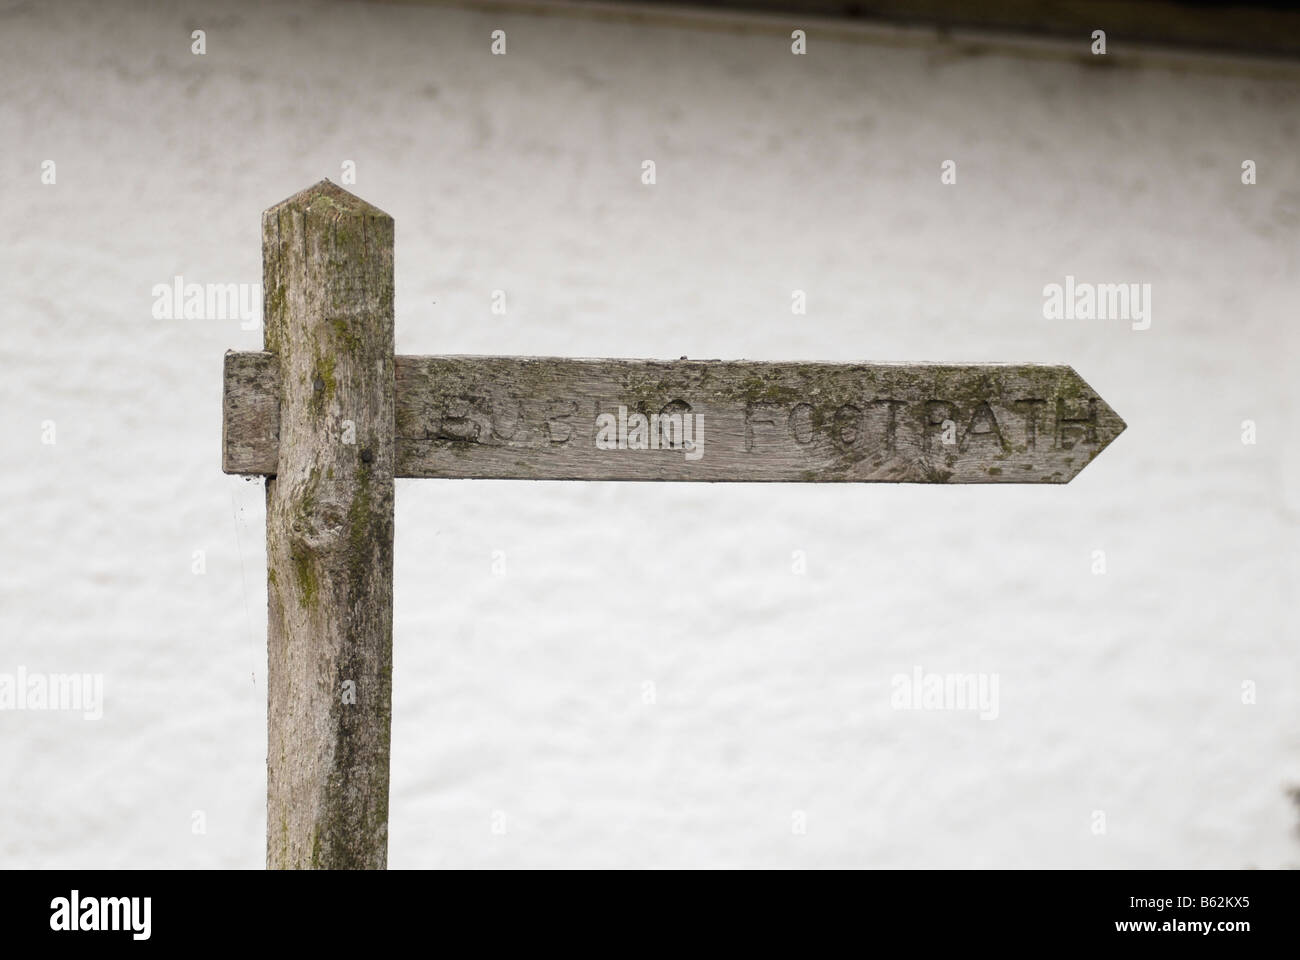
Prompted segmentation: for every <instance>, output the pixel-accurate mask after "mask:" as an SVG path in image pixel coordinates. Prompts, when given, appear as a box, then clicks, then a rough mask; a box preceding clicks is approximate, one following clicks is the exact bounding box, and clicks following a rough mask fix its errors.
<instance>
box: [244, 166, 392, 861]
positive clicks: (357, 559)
mask: <svg viewBox="0 0 1300 960" xmlns="http://www.w3.org/2000/svg"><path fill="white" fill-rule="evenodd" d="M262 265H263V286H264V291H265V294H264V296H265V308H264V311H263V315H264V318H265V346H266V350H267V351H268V352H269V353H270V354H272V355H273V358H274V359H273V360H272V361H271V364H272V367H273V369H274V370H275V371H276V373H278V382H279V384H280V401H279V427H278V430H279V454H278V460H277V463H276V469H275V476H273V477H270V478H268V479H267V481H266V563H267V597H268V604H267V605H268V614H269V616H268V622H267V648H268V649H267V653H268V669H267V677H268V680H267V688H268V689H267V695H268V700H269V702H268V711H267V714H268V716H267V733H268V747H267V758H266V767H267V797H266V865H267V867H268V868H281V869H286V868H288V869H294V868H332V869H348V868H352V869H367V868H368V869H383V868H384V867H385V866H386V865H387V862H388V762H389V729H390V725H391V720H392V648H393V468H394V463H395V460H394V419H393V411H394V406H393V349H394V344H393V219H392V218H391V217H390V216H388V214H386V213H384V212H383V211H381V210H378V209H376V208H375V207H372V206H370V205H369V204H367V203H365V202H363V201H362V200H360V199H358V198H357V197H354V196H353V195H352V194H350V193H348V192H347V191H345V190H342V189H340V188H339V187H336V186H335V185H334V184H332V183H330V182H329V181H321V182H320V183H318V184H316V185H315V186H314V187H310V188H309V189H307V190H304V191H303V192H302V193H299V194H297V195H296V196H293V197H290V198H289V199H288V200H285V201H284V202H283V203H280V204H278V205H276V206H274V207H272V208H271V209H269V210H267V211H266V213H264V214H263V216H262Z"/></svg>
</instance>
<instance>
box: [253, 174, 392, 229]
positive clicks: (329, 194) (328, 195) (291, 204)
mask: <svg viewBox="0 0 1300 960" xmlns="http://www.w3.org/2000/svg"><path fill="white" fill-rule="evenodd" d="M287 208H292V209H295V210H303V211H307V210H314V211H317V212H324V211H327V210H329V211H333V212H334V213H335V215H336V216H340V217H384V218H386V219H388V220H392V219H393V218H392V217H391V216H389V215H388V214H387V213H385V212H384V211H383V210H380V209H379V208H378V207H376V206H374V205H373V204H370V203H367V202H366V201H364V200H362V199H361V198H360V197H358V196H357V195H356V194H355V193H348V191H346V190H344V189H343V188H342V187H340V186H339V185H338V184H336V183H334V182H333V181H331V180H328V179H326V180H322V181H320V182H319V183H314V184H312V185H311V186H310V187H308V188H307V189H306V190H301V191H299V192H298V193H295V194H294V195H293V196H292V197H289V198H288V199H287V200H281V201H280V202H279V203H277V204H275V205H274V206H272V207H268V208H267V210H266V213H267V214H271V213H277V212H279V211H281V210H284V209H287Z"/></svg>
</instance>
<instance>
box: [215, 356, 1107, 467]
mask: <svg viewBox="0 0 1300 960" xmlns="http://www.w3.org/2000/svg"><path fill="white" fill-rule="evenodd" d="M394 359H395V371H394V372H395V390H396V395H395V403H396V424H395V427H396V469H395V471H394V473H395V476H398V477H441V478H480V479H486V478H503V479H515V480H703V481H810V482H836V481H849V482H853V481H857V482H885V483H900V482H904V483H1065V482H1067V481H1069V480H1070V479H1072V478H1073V477H1074V476H1075V475H1076V474H1077V473H1078V472H1079V471H1080V470H1082V469H1083V468H1084V467H1085V466H1087V464H1088V463H1089V462H1091V460H1092V459H1093V458H1094V457H1095V456H1097V454H1098V453H1100V452H1101V451H1102V449H1104V448H1105V447H1106V445H1107V444H1109V443H1110V442H1111V441H1112V440H1114V439H1115V437H1117V436H1118V435H1119V434H1120V433H1121V432H1122V431H1123V430H1124V421H1123V420H1121V419H1120V417H1119V415H1118V414H1116V413H1115V411H1114V410H1112V409H1111V407H1110V406H1109V405H1108V404H1107V403H1106V402H1105V401H1104V400H1102V399H1101V397H1099V396H1098V395H1097V394H1096V393H1095V392H1094V391H1093V390H1092V388H1091V387H1089V386H1088V384H1087V383H1085V382H1084V381H1083V379H1082V378H1080V377H1079V375H1078V374H1076V373H1075V372H1074V370H1072V369H1071V368H1070V367H1066V366H1048V365H1039V364H966V365H958V364H923V363H896V364H879V363H872V364H828V363H757V362H750V361H734V362H724V361H718V360H672V361H657V360H566V359H555V358H549V357H422V356H410V357H402V356H399V357H396V358H394ZM317 386H318V387H319V388H320V389H321V390H322V391H327V390H328V384H325V383H320V384H318V385H317ZM279 391H280V385H279V372H278V367H277V365H276V363H275V358H274V357H273V356H272V355H271V354H269V353H233V352H232V353H228V354H227V355H226V369H225V436H224V451H223V452H224V464H223V466H224V469H225V471H226V472H227V473H241V474H264V475H271V474H274V473H275V472H276V465H277V460H278V453H279V426H280V424H279V416H280V402H279ZM337 420H338V426H337V429H338V432H339V441H340V442H348V440H349V439H352V440H353V442H355V438H348V437H347V436H346V432H347V426H346V420H347V410H346V409H342V408H340V409H339V410H338V415H337Z"/></svg>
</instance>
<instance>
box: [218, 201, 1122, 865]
mask: <svg viewBox="0 0 1300 960" xmlns="http://www.w3.org/2000/svg"><path fill="white" fill-rule="evenodd" d="M262 257H263V275H264V296H265V305H264V330H265V343H264V345H265V348H266V349H265V352H255V353H234V352H230V353H227V354H226V361H225V385H224V386H225V391H224V403H223V438H222V466H223V469H224V470H225V472H227V473H235V474H246V475H248V474H252V475H263V476H265V477H266V478H267V479H266V539H267V593H268V604H267V605H268V624H267V647H268V752H267V854H266V856H267V866H268V867H273V868H305V867H320V868H383V867H385V866H386V865H387V856H388V843H387V840H388V782H389V776H388V772H389V771H388V763H389V731H390V725H391V693H392V629H393V479H394V477H443V478H506V479H519V480H701V481H807V482H854V481H857V482H884V483H891V482H892V483H899V482H907V483H1066V482H1068V481H1069V480H1070V479H1072V478H1073V477H1074V476H1075V475H1076V474H1078V473H1079V471H1080V470H1082V469H1083V468H1084V467H1085V466H1086V465H1087V464H1088V463H1089V462H1090V461H1091V460H1092V459H1093V458H1094V457H1095V456H1097V454H1098V453H1100V452H1101V450H1102V449H1103V448H1105V447H1106V445H1107V444H1109V443H1110V442H1111V441H1112V440H1114V439H1115V437H1117V436H1118V435H1119V434H1120V432H1122V431H1123V429H1124V422H1123V421H1122V420H1121V419H1120V418H1119V416H1118V415H1117V414H1116V413H1115V411H1114V410H1112V409H1111V408H1110V406H1108V405H1107V404H1106V402H1105V401H1103V400H1102V399H1101V398H1100V397H1099V396H1097V394H1096V393H1094V392H1093V390H1092V389H1091V388H1090V387H1089V386H1088V385H1087V384H1086V383H1085V382H1084V381H1083V380H1082V379H1081V378H1080V377H1079V376H1078V374H1076V373H1075V372H1074V371H1073V370H1072V369H1070V368H1069V367H1065V366H1047V365H1038V364H909V363H899V364H875V363H873V364H826V363H756V362H751V361H735V362H730V361H726V362H724V361H717V360H687V359H685V358H683V359H681V360H674V361H652V360H566V359H554V358H528V357H417V356H413V357H397V356H394V347H393V220H392V218H391V217H389V216H388V215H387V214H386V213H384V212H382V211H381V210H378V209H376V208H374V207H372V206H370V205H369V204H367V203H365V202H364V201H362V200H360V199H359V198H357V197H355V196H353V195H352V194H350V193H348V192H347V191H345V190H342V189H340V188H339V187H337V186H335V185H334V184H332V183H330V182H329V181H322V182H321V183H318V184H316V185H315V186H313V187H310V188H308V189H307V190H304V191H303V192H302V193H299V194H297V195H295V196H293V197H290V198H289V199H288V200H285V201H284V202H283V203H280V204H278V205H276V206H274V207H272V208H271V209H269V210H267V211H266V213H265V214H264V215H263V218H262Z"/></svg>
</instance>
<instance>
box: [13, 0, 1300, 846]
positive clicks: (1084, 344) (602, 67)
mask: <svg viewBox="0 0 1300 960" xmlns="http://www.w3.org/2000/svg"><path fill="white" fill-rule="evenodd" d="M0 23H2V24H3V26H2V28H0V89H2V90H3V97H0V142H3V144H4V149H3V151H0V211H2V212H3V216H0V239H2V242H3V248H4V251H5V254H4V256H3V258H0V301H2V302H3V309H2V311H0V315H2V316H3V318H4V319H3V323H4V336H3V338H2V339H0V436H2V437H3V438H4V448H3V451H4V455H5V467H4V469H3V470H0V510H2V511H3V514H2V517H3V523H0V555H2V556H3V559H4V562H3V565H2V566H0V672H6V671H8V672H12V671H14V670H16V668H17V667H18V666H20V665H22V666H25V667H26V668H27V669H28V670H30V671H48V672H61V671H92V672H100V673H102V674H103V675H104V683H105V705H104V715H103V719H102V720H99V721H87V720H83V719H82V718H81V717H80V716H77V715H73V714H67V713H38V712H30V711H29V712H15V711H0V742H3V744H4V747H3V749H2V750H0V773H3V775H4V782H5V789H4V790H3V791H0V824H2V825H3V826H0V865H3V866H39V867H82V866H93V867H109V866H132V867H143V866H232V867H233V866H241V867H256V866H258V865H260V864H261V862H262V856H263V839H262V838H263V831H264V788H265V784H264V756H265V732H264V723H265V720H264V716H265V640H264V629H265V625H264V620H265V613H264V610H265V606H264V605H265V590H264V583H263V569H264V555H263V529H262V525H263V509H262V498H261V483H260V481H259V482H244V481H242V480H240V479H237V478H231V477H226V476H223V475H222V474H221V473H220V471H219V451H218V441H219V436H220V370H221V355H222V352H223V351H224V350H225V349H226V348H230V347H233V348H236V349H257V348H259V347H260V343H261V339H260V333H255V332H254V333H250V332H243V331H241V330H240V329H239V325H238V323H236V322H234V321H226V322H221V321H199V320H191V321H185V320H176V321H159V320H155V319H153V318H152V317H151V312H150V309H151V305H152V296H151V288H152V286H153V285H154V284H156V283H166V282H169V281H170V280H171V278H172V277H173V276H174V275H176V274H183V275H184V276H185V278H186V279H187V280H195V281H199V282H223V283H224V282H257V281H259V280H260V277H261V268H260V237H259V229H260V226H259V224H260V213H261V211H262V209H264V208H265V207H267V206H270V205H271V204H273V203H275V202H277V201H279V200H281V199H283V198H284V197H286V196H288V195H289V194H291V193H294V192H296V191H297V190H299V189H300V188H302V187H304V186H307V185H308V184H310V183H312V182H313V181H315V180H318V179H320V178H321V177H322V176H329V177H331V178H333V179H335V180H337V179H338V178H339V171H340V165H341V163H342V162H343V161H344V160H354V161H355V162H356V164H357V170H358V182H357V184H356V186H355V188H354V189H355V191H356V192H357V193H359V194H360V195H362V196H363V197H364V198H365V199H367V200H369V201H371V202H373V203H375V204H376V205H378V206H380V207H382V208H383V209H385V210H387V211H388V212H390V213H391V214H392V215H393V216H394V217H395V218H396V221H397V323H398V334H397V337H398V348H399V350H400V351H401V352H404V353H435V352H436V353H455V352H467V353H518V354H559V355H579V356H633V357H641V356H648V357H677V356H681V355H683V354H686V355H689V356H691V357H724V358H734V357H749V358H756V359H813V360H827V361H849V360H909V359H910V360H954V361H982V360H1030V361H1044V362H1064V363H1069V364H1072V365H1073V366H1075V368H1076V369H1077V370H1078V371H1079V372H1080V374H1082V375H1083V377H1084V378H1085V379H1087V380H1088V381H1089V383H1091V384H1092V385H1093V386H1094V387H1095V388H1096V389H1097V390H1098V391H1099V392H1100V393H1101V394H1102V395H1103V396H1104V397H1105V398H1106V399H1107V400H1108V401H1110V402H1111V403H1112V404H1113V405H1114V406H1115V407H1116V409H1117V410H1118V411H1119V412H1120V413H1121V415H1123V416H1124V417H1125V418H1126V419H1127V421H1128V423H1129V430H1128V432H1127V433H1125V434H1124V435H1123V436H1122V437H1121V438H1120V439H1119V440H1118V441H1117V442H1116V443H1115V444H1114V445H1113V446H1112V447H1111V448H1110V449H1109V450H1108V451H1107V452H1106V453H1105V454H1104V455H1103V456H1102V457H1101V458H1100V459H1099V460H1098V461H1097V462H1096V463H1094V464H1093V465H1092V466H1091V467H1089V468H1088V469H1087V470H1086V471H1085V472H1084V473H1083V474H1082V475H1081V476H1080V477H1079V478H1078V479H1077V480H1076V481H1075V482H1074V483H1072V484H1070V485H1069V486H1067V487H1042V488H1033V487H1023V488H1020V487H964V488H950V489H938V488H927V487H916V486H898V487H891V486H884V485H863V486H797V485H761V486H755V487H746V486H738V485H718V486H709V485H699V486H695V485H677V486H673V485H662V486H656V485H636V484H629V485H616V484H541V483H538V484H528V483H508V482H474V483H470V482H434V481H419V482H415V481H399V490H398V506H397V583H396V588H397V594H396V598H397V599H396V638H395V647H396V649H395V658H394V659H395V711H394V729H393V783H392V810H391V855H390V860H391V863H392V865H394V866H402V867H409V866H440V867H452V866H525V865H526V866H541V865H548V866H622V865H645V866H868V865H870V866H891V867H897V866H999V867H1002V866H1005V867H1019V866H1050V867H1066V866H1079V867H1102V866H1119V867H1139V866H1179V867H1211V866H1222V867H1237V866H1241V867H1245V866H1260V867H1276V866H1283V865H1291V866H1295V865H1296V864H1297V862H1300V851H1298V849H1297V842H1296V839H1295V836H1294V833H1293V829H1294V827H1295V824H1296V809H1295V807H1294V805H1293V804H1292V803H1291V802H1290V800H1289V799H1288V798H1287V796H1286V788H1287V787H1288V785H1293V784H1296V783H1297V782H1300V741H1297V736H1296V728H1295V722H1296V718H1297V714H1298V709H1297V708H1298V707H1300V688H1298V679H1300V671H1298V670H1297V630H1296V626H1297V624H1296V615H1295V592H1296V586H1297V572H1298V567H1297V564H1296V543H1297V533H1298V530H1297V527H1298V525H1300V502H1298V500H1297V497H1296V494H1295V488H1296V479H1295V478H1296V476H1297V469H1298V468H1300V463H1298V462H1297V456H1296V452H1295V451H1296V443H1297V430H1296V417H1297V413H1298V411H1297V404H1296V400H1295V387H1294V381H1295V373H1296V369H1297V366H1296V359H1297V350H1296V346H1297V334H1296V332H1295V331H1296V326H1295V325H1296V321H1297V317H1296V306H1295V304H1296V297H1295V291H1296V285H1297V281H1300V255H1298V251H1300V244H1298V243H1297V241H1298V240H1300V124H1298V121H1300V111H1298V110H1297V105H1298V104H1300V69H1297V68H1281V67H1268V66H1265V65H1262V64H1260V63H1252V62H1250V61H1235V62H1234V61H1222V60H1219V61H1208V60H1206V61H1198V60H1192V61H1188V62H1185V63H1181V64H1179V65H1177V66H1176V67H1171V66H1170V65H1169V64H1168V63H1167V62H1161V61H1155V62H1151V61H1146V62H1147V65H1146V66H1140V67H1133V68H1128V67H1125V66H1123V65H1122V63H1112V64H1111V65H1110V68H1109V69H1106V68H1103V67H1101V66H1099V65H1093V64H1087V63H1085V64H1079V63H1077V62H1075V61H1074V60H1072V59H1070V57H1069V56H1066V55H1064V54H1061V53H1058V52H1057V51H1055V50H1054V49H1053V48H1046V47H1033V48H1032V49H1030V50H1028V51H1027V52H1026V53H1024V54H1023V55H1011V54H1009V53H1007V52H1006V51H1005V50H1002V49H1000V48H999V49H995V50H993V51H991V52H987V53H985V54H983V55H972V54H963V53H961V52H959V51H957V50H955V49H954V48H953V47H951V46H945V45H941V44H938V43H935V42H929V41H926V40H923V39H918V38H917V37H916V36H914V35H907V36H900V35H894V34H874V35H862V34H854V35H847V34H839V35H836V36H832V35H829V34H827V33H825V32H823V33H818V31H817V30H816V29H815V28H810V47H809V53H808V55H807V56H805V57H794V56H792V55H791V54H790V53H789V48H788V44H789V41H788V38H787V37H785V36H784V35H783V34H782V33H780V32H775V33H773V32H766V31H764V30H761V29H759V30H753V31H750V32H734V31H717V30H707V29H695V28H691V27H689V26H676V27H666V26H655V25H632V24H628V23H620V22H605V21H597V20H591V19H587V18H575V17H569V16H547V17H533V16H526V15H504V14H499V13H495V12H490V11H488V12H484V11H472V10H464V9H457V8H439V7H394V6H381V5H354V4H342V5H337V4H329V3H321V4H315V5H312V6H299V5H265V4H261V5H259V4H246V5H243V6H230V5H226V4H221V5H216V4H213V5H205V4H191V5H189V6H188V8H186V7H179V8H177V9H166V10H164V9H159V8H147V9H141V7H140V6H139V5H133V4H125V3H119V4H112V5H110V4H95V3H89V2H87V3H80V4H78V3H63V4H57V5H54V4H46V5H35V4H34V5H8V6H7V9H6V10H5V11H4V12H3V14H2V19H0ZM196 27H197V28H203V29H205V30H206V31H207V50H208V52H207V54H206V55H205V56H202V57H198V56H194V55H192V54H191V53H190V31H191V30H192V29H194V28H196ZM496 28H503V29H505V30H506V31H507V36H508V54H507V55H506V56H505V57H493V56H491V55H490V54H489V52H488V35H489V33H490V31H491V30H493V29H496ZM1111 45H1112V51H1115V50H1117V48H1118V47H1119V44H1118V43H1117V42H1116V39H1115V38H1112V40H1111ZM45 159H53V160H55V161H56V163H57V183H56V184H55V185H52V186H49V185H42V184H41V183H40V180H39V176H40V164H41V161H43V160H45ZM645 159H653V160H655V161H656V163H657V165H658V183H657V184H656V185H655V186H653V187H647V186H643V185H642V184H641V182H640V177H639V175H640V170H641V163H642V161H643V160H645ZM945 159H953V160H956V162H957V164H958V182H957V184H956V185H955V186H942V185H941V184H940V183H939V168H940V163H941V162H942V161H943V160H945ZM1244 159H1253V160H1255V161H1256V162H1257V164H1258V170H1259V183H1258V184H1257V185H1255V186H1251V187H1246V186H1243V185H1242V184H1241V183H1240V179H1239V171H1240V164H1241V162H1242V160H1244ZM1066 274H1073V275H1075V276H1076V277H1078V278H1080V279H1081V280H1090V281H1095V282H1126V281H1133V282H1148V283H1150V284H1151V285H1152V289H1153V318H1152V319H1153V323H1152V326H1151V329H1150V330H1147V331H1144V332H1135V331H1133V330H1131V329H1129V325H1128V324H1127V323H1125V322H1123V321H1104V322H1103V321H1048V320H1045V319H1044V318H1043V315H1042V288H1043V286H1044V285H1045V284H1048V283H1052V282H1060V281H1062V280H1063V279H1064V277H1065V275H1066ZM497 288H500V289H504V290H505V291H507V298H508V301H507V302H508V313H507V315H506V316H504V317H500V316H494V315H492V314H491V313H490V311H489V298H490V296H491V292H492V291H493V289H497ZM796 288H798V289H804V290H806V291H807V293H808V303H809V310H808V314H807V316H792V315H791V313H790V308H789V304H790V296H791V291H792V290H794V289H796ZM1244 419H1253V420H1255V421H1256V423H1257V425H1258V437H1259V440H1258V443H1257V444H1256V445H1254V446H1244V445H1243V444H1242V443H1241V440H1240V432H1241V422H1242V421H1243V420H1244ZM44 420H54V421H55V422H56V425H57V443H56V444H55V445H53V446H47V445H42V444H41V442H40V440H41V423H42V421H44ZM196 549H201V550H204V551H206V565H207V572H206V574H204V575H202V576H196V575H194V574H192V573H191V556H192V551H194V550H196ZM497 550H500V551H504V553H505V557H506V564H507V572H506V575H505V576H495V575H493V573H492V571H491V560H492V555H493V551H497ZM796 550H801V551H804V552H805V554H806V557H807V573H806V575H803V576H797V575H794V574H792V572H791V566H792V554H793V552H794V551H796ZM1095 550H1104V551H1105V554H1106V562H1107V572H1106V573H1105V575H1103V576H1097V575H1094V574H1093V573H1092V564H1093V551H1095ZM918 666H919V667H921V668H922V669H923V670H925V671H927V672H930V671H934V672H948V671H958V672H983V673H996V674H998V676H999V692H1000V697H999V711H998V716H997V719H996V720H980V719H979V718H978V717H977V716H974V715H972V714H970V713H958V712H904V711H898V710H894V709H891V704H890V694H891V678H892V677H893V676H894V675H895V674H897V673H909V672H910V671H912V670H913V669H914V668H915V667H918ZM1244 681H1253V682H1254V683H1255V684H1257V702H1256V703H1254V704H1253V705H1243V703H1242V692H1241V691H1242V683H1243V682H1244ZM647 682H652V683H653V684H654V685H655V691H656V694H657V702H656V703H654V704H653V705H648V704H646V703H644V702H643V690H644V689H645V687H644V685H645V684H646V683H647ZM196 810H201V811H204V813H205V816H206V824H207V833H206V834H205V835H199V836H196V835H194V834H192V832H191V824H192V813H193V811H196ZM496 811H501V812H503V813H504V815H505V818H506V819H505V823H506V832H505V834H504V835H500V834H494V833H493V829H492V828H493V823H494V819H493V818H494V813H495V812H496ZM801 811H802V812H803V813H804V815H805V816H806V833H803V834H798V833H796V832H795V831H794V830H793V829H792V824H793V823H794V819H793V818H794V817H795V816H796V814H797V813H798V812H801ZM1094 811H1104V813H1105V818H1106V832H1105V834H1104V835H1102V836H1097V835H1094V833H1093V830H1092V825H1093V822H1094V820H1093V817H1094Z"/></svg>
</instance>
